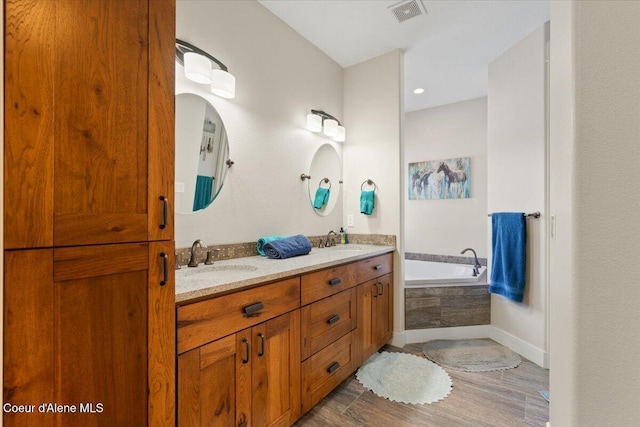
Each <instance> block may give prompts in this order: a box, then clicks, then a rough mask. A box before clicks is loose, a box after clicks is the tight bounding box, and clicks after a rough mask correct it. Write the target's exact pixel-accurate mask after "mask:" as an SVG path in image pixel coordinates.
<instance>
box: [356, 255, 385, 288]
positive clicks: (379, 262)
mask: <svg viewBox="0 0 640 427" xmlns="http://www.w3.org/2000/svg"><path fill="white" fill-rule="evenodd" d="M392 271H393V253H388V254H384V255H379V256H376V257H373V258H369V259H364V260H362V261H358V283H363V282H366V281H369V280H371V279H375V278H376V277H380V276H383V275H385V274H388V273H391V272H392Z"/></svg>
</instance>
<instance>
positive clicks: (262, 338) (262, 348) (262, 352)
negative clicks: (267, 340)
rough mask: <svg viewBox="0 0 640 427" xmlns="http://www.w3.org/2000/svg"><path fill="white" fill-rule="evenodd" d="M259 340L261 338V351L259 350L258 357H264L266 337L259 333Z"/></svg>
mask: <svg viewBox="0 0 640 427" xmlns="http://www.w3.org/2000/svg"><path fill="white" fill-rule="evenodd" d="M258 338H260V349H259V350H258V357H262V356H264V335H262V332H259V333H258Z"/></svg>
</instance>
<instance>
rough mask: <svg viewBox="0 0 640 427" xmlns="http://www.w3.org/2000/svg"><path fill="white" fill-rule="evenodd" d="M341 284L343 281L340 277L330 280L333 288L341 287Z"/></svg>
mask: <svg viewBox="0 0 640 427" xmlns="http://www.w3.org/2000/svg"><path fill="white" fill-rule="evenodd" d="M340 283H342V279H340V278H339V277H335V278H333V279H331V280H329V284H330V285H331V286H333V285H339V284H340Z"/></svg>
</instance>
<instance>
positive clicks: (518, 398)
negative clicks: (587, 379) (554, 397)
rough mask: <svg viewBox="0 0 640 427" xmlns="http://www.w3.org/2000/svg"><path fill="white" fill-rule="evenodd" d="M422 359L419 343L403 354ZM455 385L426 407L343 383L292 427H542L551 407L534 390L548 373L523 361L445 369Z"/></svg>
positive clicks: (544, 383) (542, 386)
mask: <svg viewBox="0 0 640 427" xmlns="http://www.w3.org/2000/svg"><path fill="white" fill-rule="evenodd" d="M383 350H384V351H402V352H407V353H412V354H416V355H418V356H422V344H408V345H407V346H405V347H404V348H403V349H401V348H397V347H392V346H385V347H384V348H383ZM446 371H447V373H448V374H449V376H450V377H451V380H452V381H453V389H452V391H451V394H449V396H447V397H446V398H445V399H444V400H441V401H439V402H436V403H432V404H428V405H406V404H402V403H397V402H391V401H389V400H387V399H383V398H381V397H378V396H376V395H375V394H373V393H372V392H371V391H369V390H366V389H365V388H364V387H362V385H361V384H360V383H359V382H358V380H356V379H355V375H352V376H351V377H349V378H347V379H346V380H345V381H344V382H343V383H342V384H340V386H338V387H337V388H336V389H335V390H334V391H333V392H331V394H329V395H328V396H327V397H325V398H324V399H323V400H322V401H321V402H320V403H318V405H316V406H315V407H314V408H313V409H312V410H311V411H310V412H309V413H308V414H306V415H305V416H304V417H302V418H301V419H300V420H299V421H298V422H297V423H296V424H294V426H295V427H303V426H304V427H320V426H340V427H356V426H367V427H378V426H379V427H403V426H406V427H409V426H411V427H413V426H424V427H471V426H473V427H476V426H491V427H516V426H545V424H546V422H547V421H548V420H549V404H548V403H547V401H546V400H544V399H543V398H542V396H540V394H539V393H538V391H541V390H548V389H549V371H548V370H546V369H542V368H540V367H539V366H538V365H536V364H535V363H532V362H530V361H528V360H526V359H524V358H523V359H522V364H521V365H520V366H518V367H517V368H514V369H507V370H504V371H491V372H473V373H471V372H459V371H454V370H451V369H446Z"/></svg>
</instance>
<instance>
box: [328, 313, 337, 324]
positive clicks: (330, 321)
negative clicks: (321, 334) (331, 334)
mask: <svg viewBox="0 0 640 427" xmlns="http://www.w3.org/2000/svg"><path fill="white" fill-rule="evenodd" d="M338 320H340V316H338V315H337V314H336V315H334V316H331V317H330V318H328V319H327V323H328V324H330V325H333V324H334V323H336V322H337V321H338Z"/></svg>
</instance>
